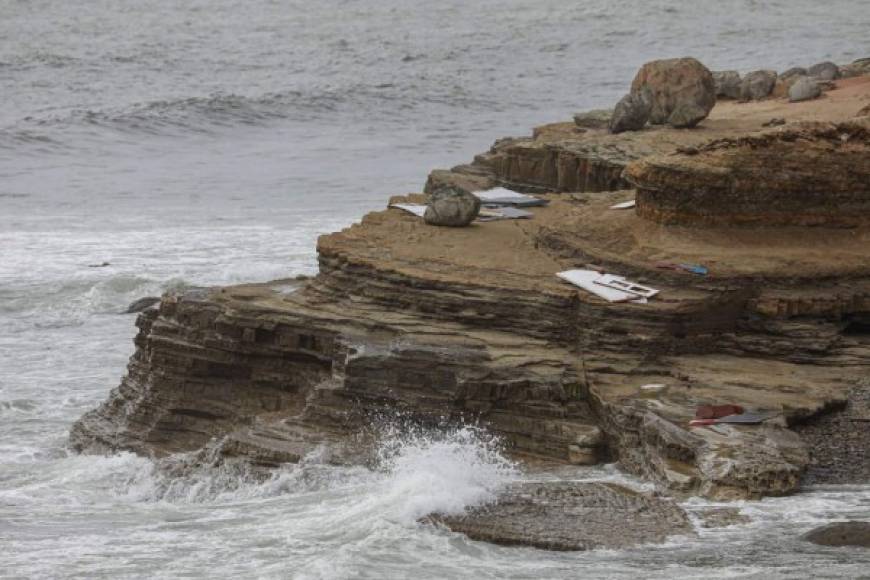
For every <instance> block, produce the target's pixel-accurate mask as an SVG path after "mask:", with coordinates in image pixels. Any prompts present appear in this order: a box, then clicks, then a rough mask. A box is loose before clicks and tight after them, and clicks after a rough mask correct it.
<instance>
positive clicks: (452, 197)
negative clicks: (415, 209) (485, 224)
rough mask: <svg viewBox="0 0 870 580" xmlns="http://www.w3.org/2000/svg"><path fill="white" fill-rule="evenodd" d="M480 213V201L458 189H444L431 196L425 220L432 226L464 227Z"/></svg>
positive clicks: (424, 216)
mask: <svg viewBox="0 0 870 580" xmlns="http://www.w3.org/2000/svg"><path fill="white" fill-rule="evenodd" d="M478 213H480V199H478V197H477V196H475V195H473V194H471V193H469V192H467V191H465V190H464V189H460V188H458V187H443V188H441V189H439V190H437V191H435V192H433V193H432V194H431V195H430V196H429V202H428V207H427V208H426V213H425V214H424V215H423V220H424V221H425V222H426V223H427V224H429V225H431V226H449V227H463V226H467V225H468V224H470V223H471V222H473V221H474V218H476V217H477V214H478Z"/></svg>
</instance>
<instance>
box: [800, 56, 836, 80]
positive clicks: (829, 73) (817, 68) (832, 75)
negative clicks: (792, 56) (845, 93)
mask: <svg viewBox="0 0 870 580" xmlns="http://www.w3.org/2000/svg"><path fill="white" fill-rule="evenodd" d="M807 74H808V75H809V76H811V77H815V78H817V79H821V80H823V81H833V80H835V79H838V78H840V67H838V66H837V65H836V64H834V63H832V62H831V61H825V62H820V63H818V64H814V65H813V66H811V67H810V68H808V69H807Z"/></svg>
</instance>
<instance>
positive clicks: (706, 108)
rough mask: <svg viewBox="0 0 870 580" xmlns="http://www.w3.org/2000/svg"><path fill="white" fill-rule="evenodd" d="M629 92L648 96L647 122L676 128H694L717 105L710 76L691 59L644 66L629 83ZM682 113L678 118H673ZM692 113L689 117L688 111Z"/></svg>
mask: <svg viewBox="0 0 870 580" xmlns="http://www.w3.org/2000/svg"><path fill="white" fill-rule="evenodd" d="M631 93H633V94H639V93H648V94H649V100H650V103H651V108H650V114H649V122H650V123H652V124H654V125H663V124H665V123H667V124H669V125H672V126H675V127H690V126H694V125H696V124H697V123H699V122H700V121H702V120H703V119H704V118H706V117H707V115H708V114H709V112H710V111H711V110H712V109H713V105H715V104H716V82H715V81H714V79H713V73H711V72H710V70H709V69H707V67H705V66H704V65H703V64H701V63H700V62H698V60H696V59H694V58H671V59H665V60H654V61H651V62H648V63H646V64H645V65H643V66H642V67H641V68H640V70H639V71H638V72H637V75H636V76H635V77H634V80H633V81H632V83H631ZM676 111H681V114H680V115H679V117H674V113H675V112H676ZM688 111H692V114H691V115H688V114H687V112H688Z"/></svg>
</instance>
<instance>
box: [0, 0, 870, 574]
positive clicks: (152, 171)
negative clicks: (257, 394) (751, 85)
mask: <svg viewBox="0 0 870 580" xmlns="http://www.w3.org/2000/svg"><path fill="white" fill-rule="evenodd" d="M868 30H870V3H868V2H867V1H866V0H827V1H825V2H818V1H815V0H781V1H770V2H763V1H751V0H731V1H723V0H719V1H714V0H695V1H688V0H687V1H674V2H664V1H660V0H649V1H646V2H643V1H640V0H637V1H628V0H611V1H588V0H587V1H577V2H570V1H566V0H561V1H559V0H505V1H495V0H480V1H477V2H461V1H458V0H448V1H442V2H435V1H431V0H430V1H429V2H424V1H422V0H378V1H369V2H365V1H361V0H346V1H337V0H322V1H320V2H298V1H290V0H288V1H279V0H274V1H266V0H248V1H242V0H193V1H189V2H176V1H173V0H102V1H100V0H80V1H62V0H32V1H28V0H0V576H2V577H7V578H88V579H90V578H153V577H157V578H176V577H184V578H230V577H233V578H238V577H242V578H251V577H257V578H259V577H262V578H291V577H296V578H358V577H363V578H407V577H415V578H420V579H422V578H446V577H456V578H460V577H462V578H464V577H471V578H639V577H651V578H674V577H687V578H688V577H695V578H738V577H741V578H742V577H764V578H767V579H771V578H794V577H810V576H814V577H860V576H862V575H864V576H865V577H867V576H870V555H868V554H867V553H866V552H863V553H862V552H858V551H855V550H845V549H832V548H820V547H814V546H811V545H809V544H805V543H803V542H800V541H799V540H798V536H799V534H800V533H802V532H803V531H805V530H807V529H809V528H810V527H812V526H813V525H815V524H817V523H820V522H825V521H830V520H832V519H842V518H845V517H862V518H865V519H867V518H870V487H855V488H827V489H817V490H814V491H811V492H810V493H806V494H802V495H799V496H796V497H792V498H785V499H774V500H765V501H764V502H761V503H756V504H745V506H744V508H743V509H744V512H745V513H747V514H748V515H750V516H752V517H753V523H752V524H749V525H744V526H737V527H732V528H728V529H724V530H701V532H700V533H701V535H700V537H699V538H698V539H687V538H675V539H674V540H673V541H672V542H670V543H669V544H667V545H665V546H658V547H650V548H643V549H637V550H630V551H622V552H607V551H604V552H595V553H586V554H566V553H547V552H543V551H536V550H531V549H518V548H503V547H496V546H490V545H487V544H482V543H478V542H471V541H468V540H467V539H465V538H464V537H462V536H459V535H456V534H451V533H448V532H446V531H443V530H438V529H433V528H429V527H425V526H421V525H419V524H417V523H416V518H417V517H418V516H420V515H423V514H425V513H426V512H428V511H430V510H433V509H442V510H447V511H457V510H461V509H463V508H464V507H465V506H467V505H472V504H474V503H476V502H480V501H483V500H485V499H486V498H488V497H491V494H492V493H494V492H495V491H496V490H497V488H498V486H499V485H501V484H502V483H504V482H506V481H510V480H512V479H515V478H517V477H523V475H522V474H518V473H517V472H516V471H515V470H514V469H512V468H511V467H510V466H509V465H506V464H505V462H504V461H503V460H502V459H501V458H500V457H499V456H498V454H497V453H495V452H493V451H492V450H491V449H489V448H487V446H486V445H485V444H483V443H482V442H480V441H478V440H477V439H476V438H475V437H473V436H470V435H469V434H468V433H455V434H452V435H448V436H445V437H434V438H432V439H425V438H424V439H413V440H409V441H406V442H404V443H403V444H402V445H401V446H400V447H399V452H398V454H397V455H395V456H394V457H393V458H392V459H391V460H390V461H387V462H385V464H384V467H383V469H382V470H380V471H378V472H370V471H366V470H362V469H357V470H354V469H338V468H332V467H328V466H324V465H321V464H320V463H318V461H317V457H316V454H315V455H314V456H312V457H310V458H308V459H307V460H306V462H305V463H304V464H303V465H301V466H299V467H294V468H288V469H286V470H284V471H282V472H280V473H278V474H276V476H275V478H274V479H273V480H270V481H269V482H266V483H265V484H264V483H257V482H256V481H253V480H251V479H250V478H248V477H246V476H245V474H244V473H239V472H237V471H234V470H232V469H229V468H225V469H221V470H202V471H200V472H198V473H194V474H192V475H190V476H188V477H185V478H182V479H180V480H172V479H167V478H166V477H165V476H164V475H163V474H162V473H161V472H158V471H156V470H155V468H154V466H153V465H152V464H151V463H150V461H148V460H146V459H142V458H138V457H135V456H132V455H129V454H120V455H116V456H111V457H93V456H76V455H74V454H70V453H69V452H68V451H67V449H66V436H67V431H68V429H69V426H70V424H71V423H72V422H73V421H74V420H75V419H76V418H78V417H79V416H80V415H81V414H82V413H83V412H85V411H87V410H88V409H91V408H93V407H94V406H96V405H97V404H98V403H99V402H100V401H101V400H103V399H104V398H105V397H106V396H107V394H108V392H109V390H110V389H111V388H112V387H114V386H115V385H116V384H117V383H118V379H119V378H120V376H121V375H122V374H123V372H124V367H125V364H126V360H127V358H128V357H129V355H130V354H131V352H132V349H133V345H132V342H131V339H132V337H133V334H134V327H133V317H132V316H123V315H119V314H117V312H118V311H119V310H122V309H123V308H124V307H125V306H126V305H127V304H128V303H129V302H130V301H132V300H133V299H135V298H138V297H140V296H143V295H150V294H155V293H159V292H161V291H163V290H165V289H167V288H170V287H177V286H183V285H190V284H194V285H206V284H225V283H232V282H241V281H258V280H268V279H271V278H277V277H286V276H292V275H295V274H299V273H312V272H313V271H314V269H315V255H314V243H315V240H316V236H317V235H318V234H319V233H322V232H327V231H331V230H335V229H337V228H341V227H343V226H345V225H348V224H350V223H351V222H353V221H354V220H357V219H359V218H360V217H361V216H362V214H363V213H365V212H366V211H368V210H372V209H378V208H381V207H383V206H384V205H385V202H386V199H387V198H388V197H389V196H390V195H393V194H398V193H404V192H408V191H418V190H419V189H420V188H421V187H422V184H423V182H424V180H425V176H426V173H427V172H428V171H429V170H430V169H431V168H433V167H439V166H442V167H443V166H450V165H452V164H456V163H460V162H465V161H467V160H468V159H470V157H471V155H472V154H474V153H476V152H479V151H482V150H484V149H485V148H486V147H488V146H489V144H490V143H491V142H492V141H493V140H494V139H495V138H497V137H501V136H505V135H510V134H524V133H528V132H529V131H530V129H531V127H532V126H534V125H535V124H540V123H544V122H549V121H555V120H565V119H568V118H569V116H570V115H571V114H572V113H574V112H576V111H578V110H582V109H587V108H594V107H601V106H608V105H610V104H612V103H613V102H614V101H615V100H616V99H617V98H618V97H619V96H621V94H622V93H623V92H624V91H625V90H626V88H627V85H628V83H629V82H630V79H631V77H632V75H633V73H634V71H635V70H636V68H637V67H638V66H639V65H640V64H642V63H643V62H645V61H646V60H650V59H652V58H660V57H667V56H682V55H693V56H696V57H698V58H699V59H701V60H702V61H703V62H705V63H706V64H707V65H708V66H710V67H711V68H714V69H723V68H737V69H740V70H744V71H745V70H749V69H753V68H761V67H768V68H775V69H779V70H782V69H784V68H787V67H790V66H794V65H809V64H812V63H813V62H816V61H820V60H825V59H832V60H835V61H837V62H849V61H851V60H853V59H854V58H858V57H863V56H870V40H868V38H870V36H868ZM103 262H110V266H108V267H105V268H90V267H88V266H89V265H90V264H100V263H103ZM569 475H571V476H575V477H577V478H594V477H604V478H610V479H621V478H622V476H620V475H618V474H617V473H615V472H614V471H613V470H612V469H611V468H602V469H595V470H578V471H577V472H576V473H573V474H569ZM690 507H691V506H690Z"/></svg>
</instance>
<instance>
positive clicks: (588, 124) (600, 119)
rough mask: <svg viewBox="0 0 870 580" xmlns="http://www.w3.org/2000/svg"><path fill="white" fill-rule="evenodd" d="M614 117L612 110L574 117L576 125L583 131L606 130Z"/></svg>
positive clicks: (587, 112) (586, 113)
mask: <svg viewBox="0 0 870 580" xmlns="http://www.w3.org/2000/svg"><path fill="white" fill-rule="evenodd" d="M612 115H613V110H612V109H595V110H593V111H585V112H583V113H577V114H576V115H574V124H575V125H577V126H578V127H580V128H581V129H606V128H607V126H608V125H609V124H610V117H611V116H612Z"/></svg>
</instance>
